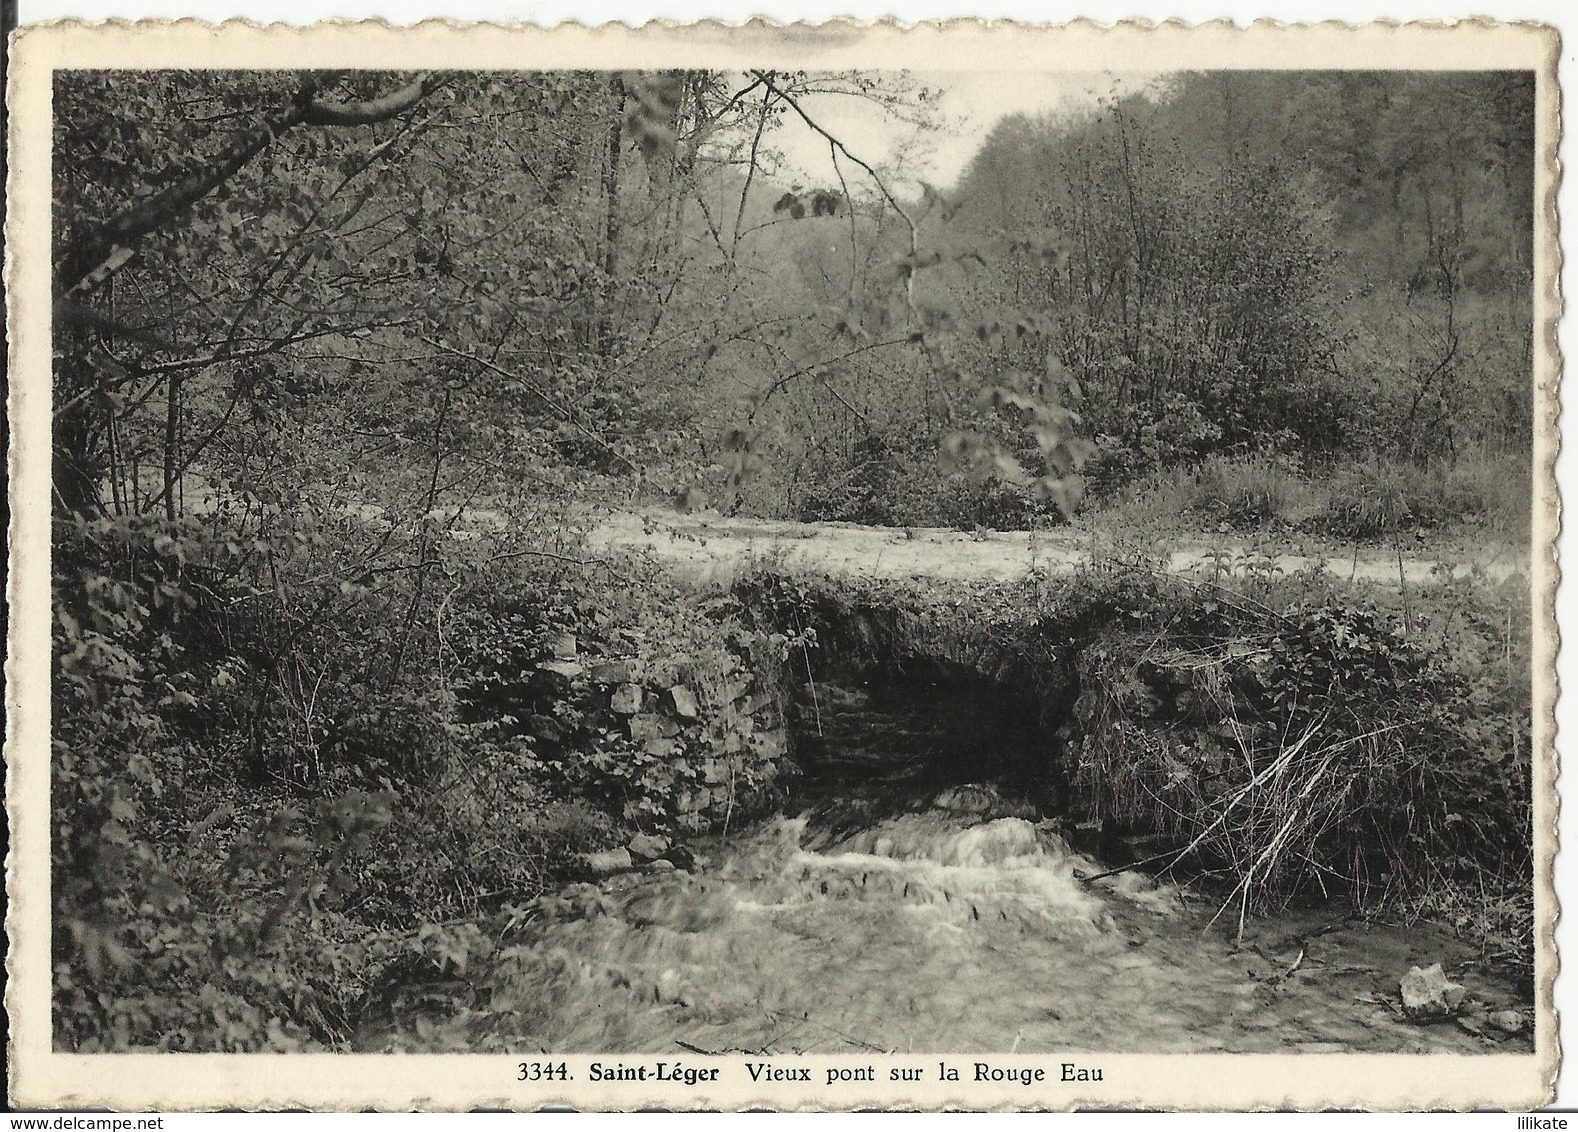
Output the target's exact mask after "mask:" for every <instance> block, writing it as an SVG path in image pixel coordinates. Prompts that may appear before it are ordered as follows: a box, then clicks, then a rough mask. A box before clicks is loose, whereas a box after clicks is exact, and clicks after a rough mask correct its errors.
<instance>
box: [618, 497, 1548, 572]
mask: <svg viewBox="0 0 1578 1132" xmlns="http://www.w3.org/2000/svg"><path fill="white" fill-rule="evenodd" d="M587 537H588V544H589V549H591V550H593V551H594V552H604V551H608V550H614V549H633V550H648V551H651V552H652V553H653V554H655V555H656V556H657V557H658V558H659V559H660V560H662V561H664V562H667V563H669V564H671V565H672V566H673V567H674V568H675V569H676V570H678V571H679V572H680V573H682V574H685V575H688V576H690V577H693V578H694V579H695V580H697V581H700V582H704V583H711V584H719V585H726V584H728V583H729V582H730V581H731V580H732V579H733V578H735V577H736V576H738V574H739V573H740V572H741V571H742V570H743V569H745V568H747V567H748V566H749V565H751V564H754V563H767V562H770V563H773V564H775V565H776V566H777V567H779V568H780V569H783V570H784V571H786V572H789V573H798V572H817V573H829V574H850V575H858V576H863V577H883V578H935V579H940V580H942V579H947V580H961V581H962V580H982V581H994V580H995V581H1011V580H1013V579H1016V578H1021V577H1024V576H1025V575H1027V574H1029V573H1031V572H1034V571H1039V572H1041V573H1045V574H1051V575H1056V574H1067V573H1071V572H1073V571H1074V570H1076V569H1078V568H1079V567H1080V566H1083V565H1086V564H1088V563H1090V562H1092V561H1101V560H1104V559H1112V558H1114V557H1120V556H1121V557H1130V556H1132V555H1133V554H1134V553H1135V552H1136V551H1143V552H1144V553H1147V554H1150V555H1154V556H1155V557H1157V558H1159V559H1161V561H1162V562H1163V565H1164V566H1165V568H1166V569H1167V570H1169V571H1171V572H1174V573H1179V574H1203V575H1206V576H1211V575H1213V574H1238V575H1244V574H1246V573H1253V572H1255V571H1269V572H1281V573H1283V574H1292V573H1296V572H1299V571H1302V570H1308V569H1310V568H1311V567H1313V566H1315V565H1317V564H1319V565H1321V566H1324V568H1325V569H1326V570H1327V571H1329V572H1330V573H1331V575H1332V576H1334V577H1336V578H1338V579H1340V580H1345V581H1346V580H1351V581H1364V582H1371V583H1378V584H1381V585H1392V586H1396V585H1398V584H1399V581H1401V582H1403V583H1405V584H1406V585H1409V586H1414V585H1429V584H1431V583H1432V582H1435V581H1439V580H1441V579H1442V578H1444V577H1446V576H1448V575H1451V576H1453V577H1459V578H1461V577H1467V576H1474V575H1476V574H1478V575H1480V576H1482V577H1484V578H1486V579H1487V580H1489V581H1492V582H1500V581H1503V580H1505V579H1506V578H1508V577H1511V576H1513V575H1522V576H1524V577H1527V576H1528V574H1529V555H1528V552H1527V551H1526V550H1525V551H1522V552H1514V551H1511V550H1508V549H1507V548H1506V547H1505V546H1496V545H1484V546H1472V545H1464V544H1463V543H1462V542H1461V541H1458V543H1457V544H1456V545H1453V546H1451V547H1449V548H1448V547H1443V548H1439V549H1437V548H1431V547H1429V546H1423V547H1420V546H1417V545H1415V546H1410V545H1408V544H1407V543H1405V546H1404V548H1403V550H1402V552H1401V553H1399V552H1398V551H1397V550H1396V549H1395V548H1390V547H1382V546H1378V545H1372V546H1368V547H1362V546H1353V545H1349V546H1346V547H1344V546H1341V545H1339V544H1335V543H1330V542H1327V543H1323V544H1320V545H1315V544H1313V543H1309V542H1308V540H1304V541H1301V542H1299V544H1298V545H1297V546H1292V545H1290V546H1289V548H1288V550H1287V552H1284V551H1283V549H1282V548H1281V547H1275V548H1273V547H1274V544H1268V541H1267V539H1266V538H1265V537H1262V538H1260V539H1259V540H1249V539H1246V538H1245V537H1244V536H1243V535H1242V534H1222V535H1206V534H1200V535H1196V536H1193V537H1186V538H1177V539H1168V540H1166V542H1165V547H1161V546H1155V545H1152V546H1136V545H1135V544H1134V543H1132V542H1130V543H1127V544H1124V543H1122V542H1120V541H1119V540H1118V539H1117V538H1115V537H1114V535H1113V534H1112V533H1109V532H1104V531H1100V530H1096V529H1092V528H1082V527H1065V528H1059V529H1057V530H1051V531H977V532H967V531H955V530H948V529H942V528H928V527H910V528H893V527H862V526H858V525H856V524H853V523H795V522H789V521H785V520H769V519H730V518H724V517H722V516H719V515H716V514H706V513H702V514H695V515H685V514H679V513H676V512H670V511H657V510H648V511H645V512H641V513H634V512H619V513H615V514H612V515H608V516H606V517H604V518H603V519H601V520H600V521H598V522H597V523H596V524H595V525H593V526H592V528H591V529H590V531H589V533H588V536H587ZM1405 537H1407V539H1408V542H1409V543H1413V542H1416V540H1414V539H1413V538H1412V536H1405ZM1293 541H1294V540H1291V539H1290V540H1289V543H1290V544H1291V543H1292V542H1293Z"/></svg>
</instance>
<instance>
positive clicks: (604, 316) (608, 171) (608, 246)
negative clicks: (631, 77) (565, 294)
mask: <svg viewBox="0 0 1578 1132" xmlns="http://www.w3.org/2000/svg"><path fill="white" fill-rule="evenodd" d="M608 89H609V91H610V92H611V93H612V95H613V107H614V113H613V121H612V122H610V123H609V126H608V160H607V163H606V164H604V166H603V200H604V202H605V207H606V209H607V213H606V220H605V226H604V230H603V278H602V282H601V285H600V287H599V290H598V298H597V305H598V320H597V353H598V356H599V357H602V358H604V359H607V358H609V357H611V356H612V355H613V352H614V324H613V313H614V312H613V296H614V272H615V271H616V270H618V267H619V155H620V151H621V150H622V149H623V148H624V113H625V105H624V104H625V83H624V80H623V79H621V78H620V77H619V76H618V75H614V76H613V77H612V78H611V79H609V80H608Z"/></svg>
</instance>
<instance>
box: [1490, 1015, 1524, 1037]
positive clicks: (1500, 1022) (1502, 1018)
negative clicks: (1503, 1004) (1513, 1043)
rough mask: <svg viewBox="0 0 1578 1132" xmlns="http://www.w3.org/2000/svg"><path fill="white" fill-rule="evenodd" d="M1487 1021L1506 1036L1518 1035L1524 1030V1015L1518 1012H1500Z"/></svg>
mask: <svg viewBox="0 0 1578 1132" xmlns="http://www.w3.org/2000/svg"><path fill="white" fill-rule="evenodd" d="M1485 1021H1487V1022H1489V1023H1490V1024H1491V1025H1492V1026H1494V1027H1495V1028H1496V1029H1498V1030H1500V1031H1501V1032H1502V1033H1504V1034H1516V1033H1519V1032H1520V1031H1522V1029H1523V1015H1522V1014H1521V1013H1519V1012H1518V1011H1516V1010H1498V1011H1496V1013H1494V1014H1492V1015H1491V1016H1490V1017H1489V1018H1487V1019H1485Z"/></svg>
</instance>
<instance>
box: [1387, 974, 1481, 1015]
mask: <svg viewBox="0 0 1578 1132" xmlns="http://www.w3.org/2000/svg"><path fill="white" fill-rule="evenodd" d="M1400 989H1401V990H1402V992H1403V1013H1404V1014H1406V1015H1408V1017H1409V1018H1411V1019H1412V1020H1413V1021H1415V1022H1430V1021H1434V1020H1435V1019H1438V1018H1450V1017H1451V1016H1452V1015H1453V1014H1456V1013H1457V1008H1458V1007H1459V1006H1461V1005H1462V1003H1463V996H1464V995H1465V994H1466V993H1467V992H1466V991H1465V990H1464V989H1463V987H1462V986H1460V985H1459V984H1457V983H1454V982H1451V981H1450V980H1449V979H1448V978H1447V977H1446V972H1445V971H1443V970H1442V969H1441V964H1439V963H1432V964H1430V966H1428V967H1413V968H1410V969H1409V972H1408V974H1406V975H1404V976H1403V981H1402V984H1401V986H1400Z"/></svg>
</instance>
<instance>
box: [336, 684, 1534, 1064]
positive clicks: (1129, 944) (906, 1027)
mask: <svg viewBox="0 0 1578 1132" xmlns="http://www.w3.org/2000/svg"><path fill="white" fill-rule="evenodd" d="M882 699H883V697H881V696H876V695H873V694H871V693H870V692H869V691H866V690H862V689H858V688H854V689H839V688H836V687H829V686H823V687H822V688H821V697H820V702H818V703H817V704H816V705H814V716H815V723H814V724H813V727H814V732H813V735H812V736H811V737H810V739H809V740H808V741H807V742H806V743H805V744H804V747H805V752H806V763H807V775H806V780H805V782H804V785H803V789H802V790H800V791H799V792H798V794H799V796H798V798H797V802H796V804H795V805H794V806H792V807H791V810H790V814H789V815H787V816H779V817H776V818H773V819H770V820H768V821H765V822H763V823H760V824H758V825H756V826H754V827H751V828H747V829H743V830H737V831H733V832H731V833H730V834H729V835H728V836H718V837H713V838H710V839H706V840H703V841H701V842H698V843H695V844H694V845H693V846H692V849H693V851H694V863H693V864H691V865H690V867H688V868H673V867H672V866H669V865H668V862H660V863H659V864H658V866H657V867H656V868H655V869H652V870H644V871H638V872H628V873H623V874H619V875H616V876H613V877H608V878H605V879H603V880H601V881H599V882H597V883H595V884H584V885H580V886H576V887H574V888H572V889H570V890H567V891H566V892H565V893H564V894H562V896H561V897H560V898H559V899H558V900H556V901H551V902H549V906H548V907H547V909H546V911H545V912H544V913H543V915H542V916H541V918H539V919H538V920H536V921H535V922H533V923H531V924H530V925H527V930H526V931H525V933H524V942H517V943H514V944H513V945H512V946H509V947H508V948H507V949H506V950H505V951H503V952H502V954H501V955H500V956H499V957H498V959H497V962H496V963H495V965H494V967H493V969H492V971H491V973H490V976H489V979H490V989H491V996H492V1002H493V1003H494V1006H495V1008H498V1007H499V1006H503V1007H505V1008H506V1009H508V1010H509V1011H510V1015H511V1017H512V1018H513V1019H514V1021H515V1025H516V1032H515V1033H513V1034H508V1035H506V1040H507V1041H508V1043H509V1045H510V1048H512V1049H516V1050H539V1049H540V1050H543V1051H548V1052H555V1053H571V1052H575V1053H591V1052H604V1051H617V1052H670V1053H675V1052H680V1051H683V1050H689V1051H691V1052H705V1053H733V1052H747V1053H752V1054H795V1053H808V1054H809V1053H816V1054H852V1053H858V1052H861V1051H883V1052H890V1051H891V1052H897V1053H906V1052H917V1053H919V1052H955V1053H966V1052H1009V1051H1011V1052H1018V1053H1037V1052H1043V1051H1045V1052H1056V1053H1067V1052H1076V1051H1104V1052H1125V1053H1128V1052H1133V1053H1147V1052H1154V1053H1163V1052H1211V1051H1224V1052H1251V1051H1253V1052H1267V1053H1296V1052H1311V1053H1338V1052H1395V1053H1417V1052H1432V1051H1443V1052H1456V1053H1473V1052H1496V1051H1501V1052H1527V1051H1528V1050H1529V1049H1530V1048H1532V1047H1531V1044H1530V1042H1529V1040H1528V1034H1527V1030H1525V1032H1524V1033H1523V1034H1521V1035H1518V1036H1513V1037H1507V1036H1506V1035H1503V1034H1499V1033H1495V1034H1492V1033H1484V1034H1476V1033H1471V1032H1468V1031H1467V1030H1465V1029H1464V1028H1461V1027H1460V1026H1459V1025H1458V1024H1456V1023H1454V1022H1452V1021H1445V1022H1437V1023H1432V1024H1429V1025H1419V1024H1415V1023H1412V1022H1410V1021H1407V1020H1405V1019H1404V1018H1403V1017H1401V1015H1400V1011H1399V1010H1398V1008H1397V1006H1396V1000H1397V987H1398V980H1399V979H1400V978H1401V976H1402V975H1403V974H1405V973H1406V972H1407V971H1408V969H1409V967H1410V966H1412V965H1415V964H1418V965H1421V966H1428V965H1429V964H1431V963H1434V962H1438V961H1439V962H1442V963H1443V964H1444V965H1445V967H1446V969H1447V973H1448V974H1449V975H1450V976H1452V977H1453V978H1454V979H1456V980H1457V981H1459V982H1461V983H1462V984H1464V985H1465V986H1466V987H1467V989H1468V993H1469V996H1470V998H1471V999H1474V1000H1478V1001H1480V1002H1482V1003H1484V1004H1486V1007H1487V1009H1489V1010H1493V1011H1494V1010H1501V1009H1505V1008H1507V1007H1518V1006H1519V1005H1520V1002H1519V997H1520V996H1519V995H1518V993H1517V991H1516V990H1515V989H1514V987H1513V986H1512V984H1511V983H1509V982H1506V981H1504V980H1502V979H1500V978H1499V977H1498V976H1497V975H1495V974H1494V973H1492V972H1487V971H1484V970H1481V969H1480V968H1479V967H1478V966H1477V965H1476V964H1475V963H1474V961H1473V960H1474V958H1475V957H1474V956H1473V955H1472V954H1470V953H1469V952H1468V951H1467V949H1466V948H1465V947H1464V946H1463V945H1462V944H1461V943H1459V942H1457V941H1455V940H1453V939H1452V938H1451V936H1450V935H1448V934H1447V933H1445V932H1443V931H1440V930H1437V929H1433V928H1430V927H1428V926H1424V925H1420V926H1416V927H1415V928H1413V929H1408V928H1404V927H1399V926H1383V925H1379V924H1373V923H1372V924H1366V923H1365V922H1364V921H1362V920H1360V919H1358V918H1356V917H1352V916H1349V915H1347V910H1346V908H1345V907H1344V906H1343V905H1341V904H1335V905H1328V906H1325V907H1322V908H1316V909H1305V910H1294V911H1290V912H1285V913H1282V914H1279V915H1277V916H1275V917H1270V918H1264V919H1256V918H1251V919H1250V920H1249V921H1248V922H1247V924H1246V927H1245V933H1244V935H1243V937H1242V939H1241V940H1240V939H1239V938H1238V923H1237V917H1236V914H1234V913H1233V912H1231V911H1230V912H1229V913H1228V914H1226V915H1223V916H1221V917H1220V918H1219V919H1218V920H1217V923H1216V924H1215V925H1214V926H1211V927H1210V928H1209V929H1208V928H1207V925H1208V922H1209V921H1211V919H1212V917H1213V914H1214V913H1215V912H1216V911H1217V910H1218V907H1219V901H1220V899H1221V898H1220V896H1218V897H1217V898H1216V899H1215V900H1213V898H1212V894H1211V893H1209V892H1192V891H1190V890H1188V889H1187V888H1180V887H1177V886H1175V885H1172V884H1169V883H1159V882H1157V881H1156V880H1154V879H1152V878H1150V877H1148V876H1146V875H1145V874H1143V873H1141V872H1137V871H1134V870H1129V871H1122V872H1117V873H1115V874H1113V875H1110V876H1106V877H1104V878H1102V879H1097V880H1086V879H1082V878H1091V877H1095V875H1096V874H1098V873H1102V872H1104V871H1106V867H1105V866H1104V864H1103V863H1101V862H1099V861H1097V860H1095V859H1093V858H1091V857H1089V856H1086V855H1084V854H1082V853H1080V852H1076V851H1075V850H1074V849H1073V848H1071V847H1070V845H1069V844H1068V842H1067V841H1066V840H1065V839H1064V837H1063V836H1060V835H1059V833H1058V832H1056V830H1055V827H1054V823H1051V822H1047V821H1043V820H1039V819H1040V815H1039V814H1038V813H1037V812H1036V811H1035V810H1034V809H1032V808H1031V807H1030V806H1028V805H1027V804H1025V803H1023V802H1016V801H1014V800H1013V794H1012V792H1011V791H1010V790H1008V789H1006V788H999V787H996V786H992V785H986V784H983V782H981V781H968V780H967V781H961V779H964V778H969V779H978V778H980V777H981V776H983V775H985V774H991V773H995V774H996V776H997V778H998V780H999V781H1011V780H1012V779H1013V774H1012V773H1011V768H1008V769H1005V767H1003V766H1001V765H999V766H996V767H993V766H991V765H989V764H990V761H991V760H990V758H987V760H986V762H984V763H983V761H982V755H981V753H980V751H981V749H984V748H991V747H993V746H994V745H997V744H1007V745H1009V746H1011V745H1012V742H1013V737H1012V736H1011V735H1007V736H1005V735H1003V734H1001V733H998V732H995V731H993V730H992V728H991V727H989V726H985V725H984V721H985V720H986V719H988V718H989V713H983V716H982V721H983V726H982V727H968V726H966V727H964V728H961V727H960V725H959V721H960V720H963V721H965V724H966V725H968V724H969V721H970V714H969V712H967V711H965V712H961V711H960V710H958V705H956V704H948V703H946V702H942V701H937V702H935V703H933V704H932V705H931V707H932V710H931V711H930V713H929V714H928V712H927V711H925V710H919V711H918V710H917V703H916V700H915V697H914V696H913V695H912V696H909V697H908V698H904V697H901V699H903V701H904V702H901V703H898V704H894V703H883V702H881V701H882ZM943 719H947V720H950V721H953V728H952V731H951V732H950V729H949V728H948V727H946V726H943V725H942V724H940V723H939V720H943ZM965 730H972V731H974V732H975V733H976V734H975V741H974V742H973V743H966V742H964V741H963V740H961V738H960V736H961V734H962V733H963V731H965ZM950 744H957V745H958V749H957V750H956V751H951V752H950V749H949V745H950ZM966 746H973V747H975V748H976V750H975V751H974V752H971V751H967V750H965V749H964V748H965V747H966ZM949 753H953V754H956V755H957V756H958V757H957V758H955V759H953V760H949V759H948V758H946V757H938V756H939V755H944V756H945V755H947V754H949ZM917 755H930V756H931V757H930V758H929V759H927V758H918V757H917ZM687 863H689V862H687ZM404 1044H405V1043H402V1042H400V1041H396V1040H394V1039H392V1038H391V1036H390V1035H389V1034H388V1033H387V1032H385V1033H384V1034H383V1035H381V1037H380V1038H378V1039H376V1040H375V1041H373V1042H372V1045H373V1046H374V1048H378V1047H382V1048H393V1047H399V1046H401V1045H404ZM364 1048H365V1047H364ZM405 1048H410V1047H409V1045H406V1047H405Z"/></svg>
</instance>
